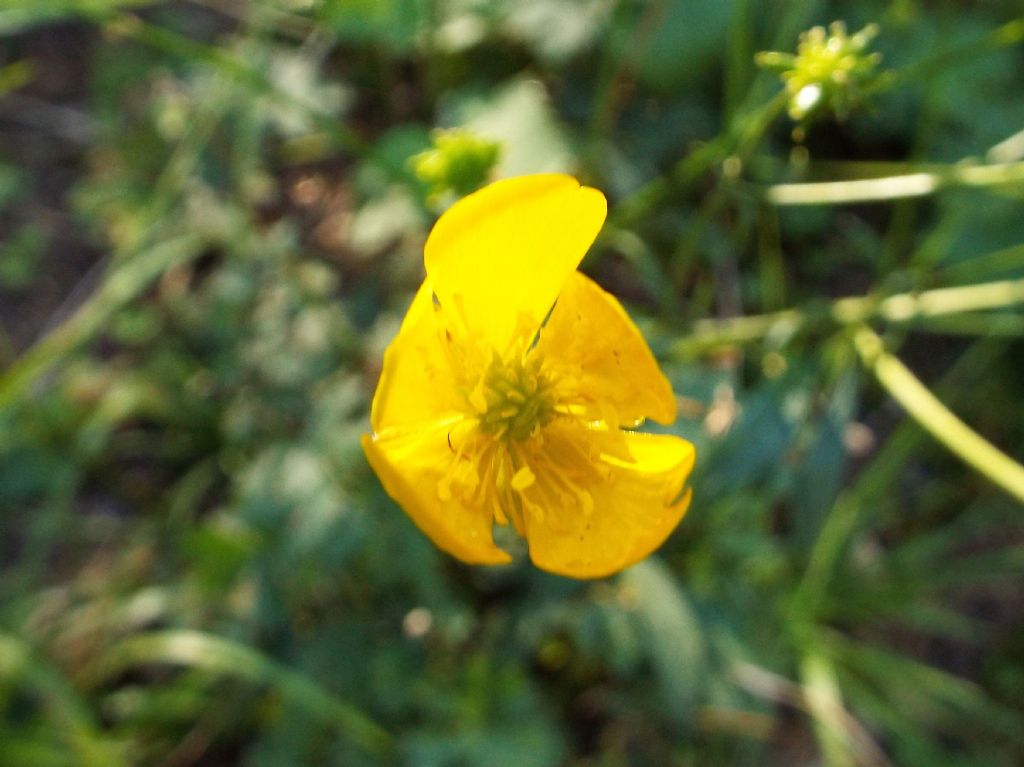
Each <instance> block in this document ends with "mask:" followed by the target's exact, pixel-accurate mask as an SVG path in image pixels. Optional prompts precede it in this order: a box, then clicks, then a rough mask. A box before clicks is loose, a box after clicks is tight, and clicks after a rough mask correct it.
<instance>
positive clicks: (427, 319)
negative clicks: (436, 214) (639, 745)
mask: <svg viewBox="0 0 1024 767" xmlns="http://www.w3.org/2000/svg"><path fill="white" fill-rule="evenodd" d="M446 343H447V341H446V339H445V328H444V322H443V317H442V316H441V315H440V313H439V312H438V311H437V310H436V308H435V306H434V303H433V291H432V290H431V287H430V284H429V282H428V281H424V283H423V285H421V286H420V289H419V291H418V292H417V293H416V297H415V298H414V299H413V301H412V305H411V306H410V307H409V311H408V312H407V313H406V315H405V319H404V320H403V321H402V327H401V329H400V330H399V331H398V335H397V336H396V337H395V340H394V341H392V342H391V345H390V346H388V348H387V351H385V352H384V366H383V369H382V370H381V375H380V382H379V383H378V384H377V391H376V393H375V394H374V396H373V406H372V408H371V411H370V424H371V426H373V430H374V431H375V432H378V433H379V432H381V431H383V430H385V429H389V428H394V427H409V426H413V425H416V424H429V423H434V422H437V421H440V420H444V419H445V418H448V417H450V416H452V415H453V414H455V413H458V412H460V410H461V409H462V408H463V407H464V404H465V403H464V399H463V397H462V395H461V393H460V389H459V386H458V383H457V379H456V373H455V371H454V370H453V368H452V363H451V358H450V357H449V356H448V352H447V350H446V349H445V344H446Z"/></svg>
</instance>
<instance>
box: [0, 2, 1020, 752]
mask: <svg viewBox="0 0 1024 767" xmlns="http://www.w3.org/2000/svg"><path fill="white" fill-rule="evenodd" d="M1019 13H1020V6H1019V4H1018V3H1017V2H1016V0H991V1H990V2H986V3H954V2H946V3H923V2H919V1H918V0H900V1H899V2H881V0H864V1H863V2H855V1H854V0H837V2H829V3H825V2H809V1H808V0H792V2H786V3H756V2H753V1H752V0H731V2H717V1H713V0H702V1H701V2H694V0H657V1H656V2H650V3H646V2H638V1H637V0H528V1H524V2H516V3H501V2H488V1H487V0H444V1H443V2H434V1H433V0H375V1H374V2H370V1H369V0H359V1H357V0H274V1H271V0H251V2H241V1H238V0H194V1H193V2H187V3H186V2H180V3H179V2H155V1H149V2H147V1H145V0H54V1H53V2H38V1H37V0H6V2H4V3H2V4H0V366H2V370H0V522H2V525H3V527H2V535H0V568H2V569H0V573H2V578H0V764H3V765H12V766H13V765H33V766H43V767H46V766H47V765H96V766H97V767H109V766H111V765H160V766H162V767H183V766H184V765H223V764H246V765H258V766H264V765H265V766H268V767H269V766H270V765H275V766H276V765H287V766H289V767H291V766H293V765H360V764H366V765H370V764H373V765H376V764H408V765H417V766H419V765H424V766H427V767H430V766H432V765H437V766H438V767H440V766H442V765H489V766H491V765H497V766H499V767H500V766H501V765H509V766H510V767H512V766H515V767H530V766H531V765H536V766H537V767H544V766H545V765H554V764H568V765H576V766H577V767H582V766H583V765H589V766H594V767H597V766H601V767H606V766H607V767H613V766H617V765H627V764H636V765H723V766H724V765H729V766H735V767H743V766H751V767H752V766H753V765H758V766H761V765H816V764H822V763H824V764H828V765H829V766H830V767H847V766H848V765H872V766H879V765H930V766H931V765H934V766H936V767H961V766H966V765H980V764H984V765H992V766H993V767H1010V766H1011V765H1017V764H1020V763H1022V762H1024V696H1022V691H1024V641H1022V637H1024V612H1022V610H1021V606H1022V605H1024V575H1022V574H1024V517H1022V509H1021V504H1020V503H1019V501H1018V500H1016V499H1015V498H1014V495H1013V493H1014V487H1015V485H1014V481H1015V476H1016V475H1015V474H1014V473H1013V472H1014V466H1016V468H1017V469H1018V470H1019V468H1020V467H1019V464H1016V463H1015V462H1014V461H1012V460H1010V461H1009V473H1006V472H1004V473H1002V474H1000V473H999V472H998V471H995V470H989V469H990V467H988V466H985V465H982V466H981V471H975V470H973V469H971V468H969V467H968V466H966V465H965V464H964V463H963V462H962V460H966V461H971V459H972V455H974V454H972V452H971V450H972V448H971V447H970V445H964V444H960V443H957V442H956V441H954V442H953V444H951V445H950V446H949V447H950V448H951V449H947V446H944V445H943V444H941V443H940V442H939V441H936V440H934V439H933V438H932V436H930V435H929V433H928V432H926V431H925V430H924V429H922V428H921V426H919V425H918V424H917V423H915V422H914V421H913V420H912V419H908V418H907V417H906V416H905V414H904V413H903V411H902V410H901V409H900V408H899V407H897V406H896V405H894V403H893V400H892V399H891V398H890V397H889V395H888V393H887V391H886V389H885V387H886V386H891V383H889V381H890V379H889V378H886V376H884V375H882V374H881V373H878V370H877V368H876V367H875V362H877V360H876V359H874V358H871V359H868V358H867V357H865V358H864V359H862V358H861V356H859V355H858V348H859V347H857V346H855V344H854V343H853V339H854V337H855V335H856V334H857V333H860V336H858V337H860V338H863V337H864V335H863V334H864V333H865V332H870V331H866V330H865V327H864V325H865V324H867V325H870V326H871V327H873V328H874V329H875V331H877V332H878V333H880V334H881V339H882V342H883V343H884V344H885V348H886V349H887V350H888V353H894V354H897V355H898V356H899V357H900V358H901V359H902V360H903V361H904V362H905V363H906V364H907V366H909V368H910V369H911V370H912V371H913V372H914V373H916V375H917V376H918V377H919V378H920V379H921V380H922V381H923V382H924V383H925V384H926V385H927V386H928V387H930V389H931V390H932V391H933V392H934V393H935V395H936V396H937V397H938V398H939V400H941V402H942V403H945V405H947V406H948V407H950V408H951V409H952V410H953V411H954V412H956V413H957V414H958V415H959V416H960V417H961V418H962V419H963V420H964V421H965V422H966V423H967V424H969V425H970V427H972V428H973V430H974V431H975V432H977V434H978V435H980V436H981V438H983V439H984V440H987V441H989V442H991V443H992V444H993V445H994V446H995V447H996V448H998V449H1000V450H1001V451H1002V452H1003V453H1006V454H1008V455H1009V456H1010V457H1017V458H1018V459H1019V458H1020V457H1021V456H1022V455H1024V413H1022V410H1021V408H1020V405H1019V403H1020V401H1021V398H1022V397H1024V379H1022V378H1021V359H1022V353H1024V346H1022V341H1021V336H1022V335H1024V314H1022V312H1021V305H1022V304H1024V288H1022V280H1024V247H1022V243H1024V216H1021V215H1020V211H1021V204H1022V199H1024V196H1022V191H1024V167H1022V165H1021V163H1022V162H1024V132H1022V131H1024V99H1021V98H1020V95H1021V94H1022V93H1024V17H1020V16H1019ZM1015 14H1018V15H1015ZM837 19H839V20H843V21H845V22H846V24H847V26H848V28H850V29H861V28H864V27H865V26H866V25H868V24H877V25H878V29H879V32H878V35H877V37H876V38H875V39H874V40H872V42H871V49H872V50H874V51H878V52H879V53H880V54H881V55H882V59H881V61H882V63H881V65H879V66H878V67H877V69H872V71H871V74H872V77H871V78H870V79H869V80H866V81H865V82H860V81H858V82H857V83H856V84H857V85H858V91H857V93H855V94H854V93H843V92H842V91H841V88H842V86H843V82H840V81H835V80H833V81H832V86H834V87H835V88H838V89H840V90H838V91H836V92H835V93H833V94H832V97H831V100H825V101H822V102H821V104H822V106H823V109H821V110H819V111H818V112H817V114H816V120H815V122H814V123H813V124H809V125H807V126H806V131H805V132H804V133H803V134H802V135H800V136H798V137H797V138H798V139H799V140H798V141H795V140H794V138H793V136H792V135H791V133H790V130H791V127H792V126H791V124H790V123H789V120H788V118H787V117H786V108H787V103H788V98H789V96H790V95H791V94H789V93H788V92H787V91H786V89H785V86H784V84H783V82H782V81H781V80H780V79H779V78H778V77H776V76H775V75H773V74H772V73H770V72H765V71H760V70H759V69H758V67H757V66H756V65H755V55H756V54H757V53H758V52H760V51H767V50H772V51H782V52H795V51H796V46H797V41H798V36H799V34H800V33H801V32H803V31H805V30H808V29H811V28H813V27H815V26H821V25H827V24H829V23H830V22H832V21H834V20H837ZM819 42H820V41H819ZM871 61H872V62H875V60H874V59H872V60H871ZM858 71H859V70H858ZM840 80H842V78H840ZM832 86H830V87H832ZM854 96H856V98H853V97H854ZM829 106H831V109H829V108H828V107H829ZM837 107H838V114H837V111H836V108H837ZM438 129H443V130H449V131H450V130H461V131H465V133H461V134H459V133H457V134H450V133H441V134H438V133H436V131H437V130H438ZM439 135H440V136H445V135H449V136H450V135H463V136H479V137H483V138H485V139H486V140H487V141H493V142H496V143H495V144H487V145H486V146H483V145H481V146H477V147H473V148H472V151H471V152H469V155H471V157H470V160H471V162H469V166H471V167H469V171H471V172H465V173H464V172H463V171H464V170H465V168H462V169H461V170H459V171H458V172H457V173H455V176H452V177H447V176H446V177H445V178H443V179H442V178H440V177H439V178H434V177H433V176H430V174H427V175H428V176H430V177H429V178H425V177H424V175H423V173H422V171H420V173H419V175H417V170H418V165H417V162H416V161H415V160H413V159H412V158H416V157H420V158H423V157H424V156H430V155H424V154H423V153H424V152H428V151H431V148H432V141H433V142H435V144H437V143H438V142H439V139H437V138H436V137H437V136H439ZM432 137H433V138H432ZM489 147H500V150H497V151H496V150H494V149H492V148H489ZM438 148H439V144H438V145H437V146H434V147H433V151H437V150H438ZM463 159H465V158H463ZM492 166H493V167H492ZM460 167H461V166H460ZM545 170H567V171H570V172H573V173H576V174H577V175H579V176H580V177H581V178H583V179H584V180H586V181H587V182H589V183H591V184H593V185H596V186H598V187H600V188H602V189H604V190H605V191H606V192H607V193H608V196H609V198H610V202H611V213H610V218H609V223H608V225H607V226H606V228H605V230H604V232H603V234H602V236H601V239H600V240H599V242H598V243H597V245H596V246H595V248H594V249H593V251H592V253H591V255H590V256H588V259H587V260H586V261H585V262H584V269H585V270H587V271H589V272H590V273H591V274H592V275H593V276H594V277H595V278H596V279H597V280H598V281H599V282H601V283H602V284H603V285H605V286H606V287H607V288H609V289H610V290H612V291H614V292H615V293H616V294H618V295H619V296H621V297H622V298H623V300H624V301H626V302H627V303H629V304H631V309H632V311H633V313H634V315H635V316H637V317H638V318H640V319H641V324H642V325H643V326H644V329H645V331H646V332H647V334H648V338H649V340H650V342H651V344H652V346H653V347H654V348H655V350H656V351H657V353H658V355H659V357H660V358H661V360H662V363H663V365H664V367H665V369H666V371H667V372H668V374H669V375H670V377H671V378H672V380H673V383H674V385H675V388H676V391H677V393H678V394H679V395H680V398H681V399H680V404H681V407H680V410H681V413H682V415H681V418H680V419H679V421H678V423H677V424H676V425H675V426H674V427H672V429H673V430H674V431H675V432H677V433H679V434H682V435H683V436H686V437H687V438H689V439H691V440H693V441H694V442H695V443H696V444H697V446H698V464H697V469H696V474H695V477H694V479H693V482H692V484H693V488H694V492H695V497H694V501H693V506H692V510H691V512H690V513H689V516H688V517H687V518H686V519H685V520H684V522H683V524H682V525H681V527H680V528H679V530H678V532H677V533H676V534H675V535H673V536H672V538H671V539H670V540H669V541H668V542H667V544H666V545H665V546H664V547H663V549H662V550H661V552H659V554H658V555H656V556H655V557H652V558H651V559H650V560H648V561H647V562H645V563H642V564H641V565H638V566H636V567H634V568H633V569H631V570H629V571H627V572H625V573H623V574H622V575H621V576H619V577H617V578H613V579H609V580H607V581H601V582H594V583H578V582H573V581H568V580H565V579H560V578H557V577H554V576H549V575H545V574H542V573H539V572H537V571H535V570H533V569H532V568H530V567H529V565H528V564H526V563H524V562H522V561H520V562H519V563H517V564H515V565H513V566H509V567H506V568H498V569H475V568H469V567H464V566H462V565H460V564H459V563H457V562H455V561H453V560H451V559H450V558H448V557H447V556H445V555H444V554H442V553H440V552H438V551H437V550H436V549H434V548H433V547H432V545H431V544H430V543H429V541H428V540H427V539H426V538H425V537H424V536H422V535H421V534H420V533H419V532H418V531H417V530H416V529H415V528H414V527H413V525H412V524H411V523H410V522H409V520H408V519H407V518H406V517H405V515H404V514H402V513H401V511H399V510H398V509H397V508H396V507H395V506H394V504H392V503H391V502H390V501H389V500H388V498H387V497H386V496H385V494H384V493H383V491H382V490H381V488H380V486H379V484H378V482H377V480H376V478H375V477H374V476H373V474H372V472H371V471H370V470H369V468H368V467H367V465H366V463H365V461H364V459H363V456H362V454H361V451H360V449H359V443H358V439H359V435H360V434H361V433H362V432H364V431H366V430H367V429H368V423H367V411H368V406H369V397H370V395H371V393H372V391H373V387H374V385H375V382H376V377H377V374H378V372H379V366H380V359H381V354H382V350H383V348H384V347H385V346H386V344H387V343H388V341H389V340H390V338H391V337H392V336H393V334H394V333H395V331H396V330H397V327H398V323H399V321H400V318H401V316H402V314H403V312H404V310H405V308H406V306H407V304H408V302H409V300H410V297H411V295H412V291H413V290H414V289H415V288H416V286H417V284H418V282H419V281H420V280H421V278H422V272H421V248H422V243H423V241H424V237H425V234H426V232H427V230H428V229H429V226H430V224H431V221H432V218H433V216H434V210H433V207H432V206H434V205H435V204H436V203H437V202H438V192H439V191H441V192H454V193H460V194H461V193H464V192H466V191H469V189H470V188H471V187H472V186H473V185H475V184H478V183H481V182H482V181H483V180H485V178H486V177H487V174H488V172H490V173H492V174H494V175H497V176H507V175H513V174H520V173H528V172H535V171H545ZM440 175H441V176H444V175H445V174H440ZM811 183H819V184H820V186H813V187H811V186H806V185H807V184H811ZM438 184H440V185H441V187H442V188H439V187H438V186H437V185H438ZM826 197H827V199H826ZM828 200H831V201H832V203H833V204H824V203H825V202H828ZM980 283H984V284H985V285H984V286H983V288H982V289H980V290H974V289H968V290H966V291H953V292H949V291H945V290H944V289H945V288H960V287H964V286H973V285H976V284H980ZM844 296H856V297H861V298H858V299H856V300H855V301H854V302H853V303H850V302H845V303H844V302H842V301H839V300H838V299H841V298H842V297H844ZM916 296H919V298H915V297H916ZM737 318H738V319H737ZM875 373H878V379H877V380H876V378H875ZM892 393H893V394H894V395H895V396H896V398H897V399H898V400H899V401H901V402H904V404H906V403H907V402H908V401H910V402H911V405H913V401H911V400H908V399H907V397H909V396H912V392H911V393H908V391H907V390H902V391H895V390H894V391H893V392H892ZM929 425H931V426H934V424H929ZM939 430H940V432H941V428H940V429H939ZM938 436H939V437H940V439H941V437H942V434H941V433H940V434H939V435H938ZM961 459H962V460H961ZM521 559H522V558H521Z"/></svg>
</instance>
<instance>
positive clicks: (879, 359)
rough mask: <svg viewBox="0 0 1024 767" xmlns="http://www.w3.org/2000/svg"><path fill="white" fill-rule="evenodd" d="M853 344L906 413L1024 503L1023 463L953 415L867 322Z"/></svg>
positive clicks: (858, 331) (969, 463) (955, 453)
mask: <svg viewBox="0 0 1024 767" xmlns="http://www.w3.org/2000/svg"><path fill="white" fill-rule="evenodd" d="M854 346H855V348H856V349H857V353H858V354H859V355H860V358H861V360H862V361H863V363H864V366H865V367H866V368H868V369H869V370H870V371H871V372H872V373H874V374H875V377H876V378H877V379H878V381H879V383H881V384H882V386H883V388H885V390H886V391H888V392H889V394H890V395H892V397H893V398H894V399H895V400H896V401H897V402H899V403H900V405H902V406H903V408H904V409H905V410H906V411H907V412H908V413H909V414H910V416H911V417H912V418H913V419H914V420H915V421H917V423H918V424H919V425H920V426H921V427H922V428H923V429H924V430H925V431H927V432H928V433H930V434H931V435H932V436H933V437H935V439H937V440H938V441H939V442H941V443H942V444H943V445H945V446H946V447H947V448H948V449H949V450H950V452H952V453H953V454H954V455H956V456H957V457H958V458H960V459H961V460H962V461H963V462H964V463H966V464H968V465H969V466H972V467H973V468H974V469H976V470H977V471H978V472H980V473H981V474H983V475H984V476H986V477H988V478H989V479H990V480H992V482H994V483H995V484H997V485H998V486H999V487H1001V488H1003V489H1004V490H1005V491H1006V492H1008V493H1009V494H1010V495H1012V496H1013V497H1014V498H1016V499H1017V500H1019V501H1021V502H1022V503H1024V466H1021V465H1020V464H1019V463H1017V462H1016V461H1015V460H1013V459H1012V458H1010V457H1009V456H1008V455H1006V454H1005V453H1003V452H1002V451H1001V450H999V449H998V448H997V447H995V446H994V445H993V444H992V443H991V442H989V441H988V440H986V439H985V438H984V437H982V436H981V435H980V434H978V433H977V432H975V431H974V430H973V429H971V428H970V427H969V426H968V425H967V424H965V423H964V422H963V421H961V420H960V419H959V418H957V417H956V416H955V415H954V414H953V413H952V412H951V411H950V410H949V408H947V407H946V406H945V405H943V404H942V402H940V401H939V399H938V398H937V397H936V396H935V395H934V394H932V392H931V391H930V390H929V389H928V387H926V386H925V385H924V384H922V383H921V381H920V380H919V379H918V378H917V377H916V376H915V375H914V374H913V373H912V372H911V371H910V370H909V369H908V368H907V367H906V365H904V364H903V363H902V362H900V360H899V359H898V358H897V357H895V356H894V355H892V354H889V353H888V352H886V351H885V347H884V344H883V343H882V339H881V338H879V337H878V334H877V333H875V332H874V331H873V330H871V329H870V328H868V327H867V326H862V327H860V328H858V330H857V332H856V335H855V336H854Z"/></svg>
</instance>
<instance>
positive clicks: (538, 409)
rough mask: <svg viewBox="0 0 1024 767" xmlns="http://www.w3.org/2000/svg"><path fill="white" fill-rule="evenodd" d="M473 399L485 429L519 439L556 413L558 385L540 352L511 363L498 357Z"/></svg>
mask: <svg viewBox="0 0 1024 767" xmlns="http://www.w3.org/2000/svg"><path fill="white" fill-rule="evenodd" d="M469 402H470V405H472V407H473V409H474V410H475V411H476V412H477V413H478V414H479V418H480V430H481V431H483V432H484V433H485V434H491V435H495V436H499V437H507V438H509V439H513V440H516V441H518V442H522V441H523V440H526V439H529V438H530V437H532V436H534V435H535V434H536V433H537V432H538V431H539V430H540V429H541V427H543V426H545V425H546V424H547V423H549V422H550V421H551V419H552V418H554V416H555V396H554V388H553V386H552V382H551V380H550V379H549V378H548V376H547V375H545V373H544V371H543V370H542V369H541V360H540V358H539V357H538V356H536V355H528V356H527V359H526V360H520V359H514V360H512V361H508V362H506V361H504V360H502V359H500V358H498V357H497V356H495V358H494V360H493V361H492V362H491V364H490V366H489V367H488V368H487V372H486V373H484V375H483V377H482V378H481V379H480V382H479V383H478V384H477V386H476V387H475V388H474V389H473V391H472V392H471V393H470V395H469Z"/></svg>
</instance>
